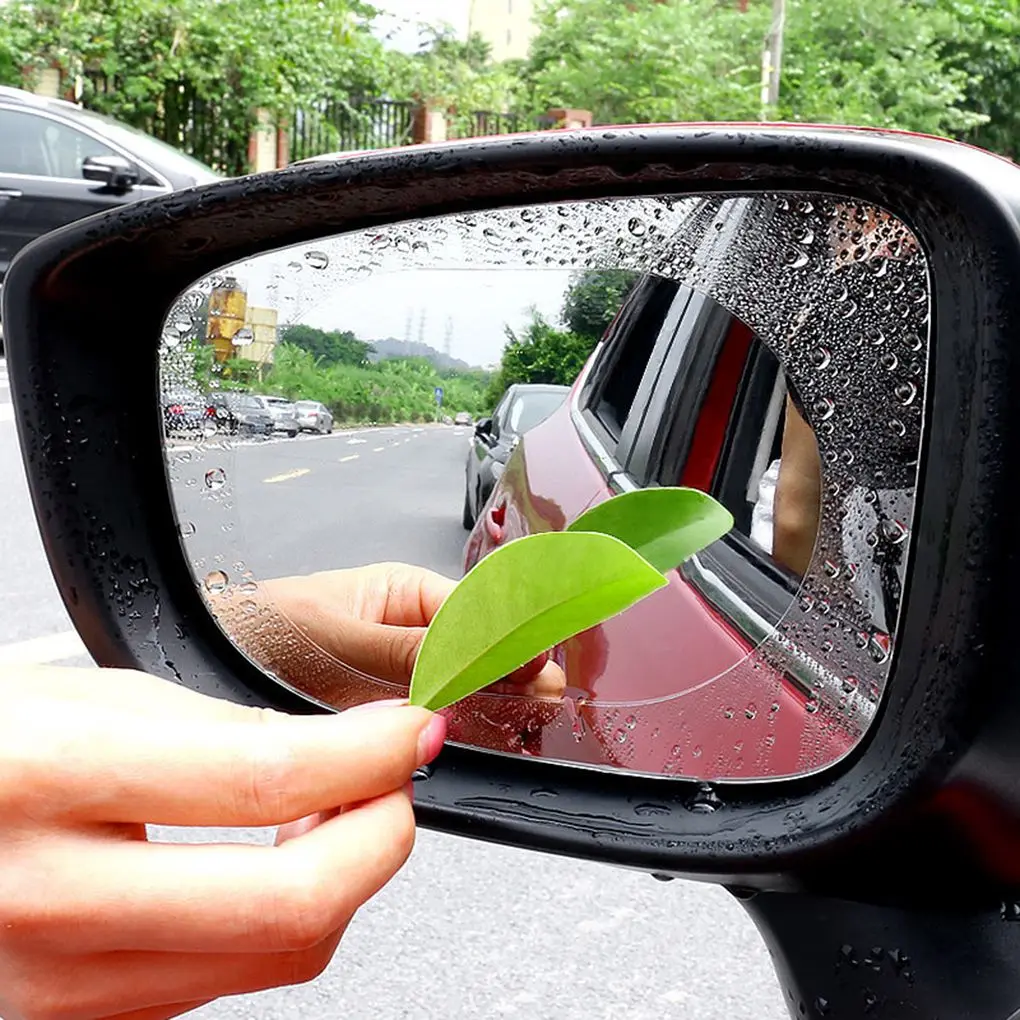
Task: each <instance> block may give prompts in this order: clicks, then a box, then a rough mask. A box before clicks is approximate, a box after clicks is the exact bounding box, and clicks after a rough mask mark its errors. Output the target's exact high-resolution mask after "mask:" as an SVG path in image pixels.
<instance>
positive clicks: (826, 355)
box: [809, 347, 832, 371]
mask: <svg viewBox="0 0 1020 1020" xmlns="http://www.w3.org/2000/svg"><path fill="white" fill-rule="evenodd" d="M809 358H810V361H811V366H812V368H817V369H818V370H819V371H821V370H822V369H823V368H828V367H829V363H830V362H831V361H832V351H830V350H829V349H828V347H816V348H815V349H814V350H813V351H812V352H811V354H810V356H809Z"/></svg>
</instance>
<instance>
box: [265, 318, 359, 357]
mask: <svg viewBox="0 0 1020 1020" xmlns="http://www.w3.org/2000/svg"><path fill="white" fill-rule="evenodd" d="M280 340H281V341H282V342H283V343H287V344H292V345H293V346H294V347H300V348H301V350H303V351H307V352H308V353H309V354H310V355H311V356H312V357H313V358H314V359H315V360H316V361H318V362H321V363H322V364H324V365H356V366H361V367H365V366H366V365H368V356H369V355H370V354H371V353H372V345H371V344H369V343H366V342H365V341H364V340H359V339H358V338H357V337H356V336H355V335H354V334H353V333H352V332H351V331H350V330H337V329H333V330H325V329H316V328H315V327H314V326H305V325H294V326H285V327H284V328H283V329H282V330H281V331H280Z"/></svg>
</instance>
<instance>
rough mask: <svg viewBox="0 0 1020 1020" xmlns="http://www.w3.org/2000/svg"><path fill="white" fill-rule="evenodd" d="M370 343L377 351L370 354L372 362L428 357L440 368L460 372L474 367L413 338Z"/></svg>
mask: <svg viewBox="0 0 1020 1020" xmlns="http://www.w3.org/2000/svg"><path fill="white" fill-rule="evenodd" d="M369 343H371V345H372V346H373V347H374V348H375V353H374V354H371V353H370V354H369V355H368V360H369V361H372V362H375V361H385V360H386V359H388V358H428V360H429V361H431V362H432V364H433V365H435V366H436V368H438V369H450V368H452V369H456V370H457V371H458V372H470V371H471V370H472V369H473V368H474V366H473V365H469V364H468V363H467V362H466V361H461V360H460V358H451V357H449V356H448V355H446V354H443V353H442V351H437V350H436V349H435V348H434V347H430V346H429V345H428V344H420V343H416V342H415V341H413V340H394V339H393V338H392V337H390V338H389V339H387V340H370V341H369Z"/></svg>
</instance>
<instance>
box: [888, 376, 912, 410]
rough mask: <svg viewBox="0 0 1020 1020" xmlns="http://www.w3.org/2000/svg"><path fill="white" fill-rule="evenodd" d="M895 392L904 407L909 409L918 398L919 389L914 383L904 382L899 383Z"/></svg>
mask: <svg viewBox="0 0 1020 1020" xmlns="http://www.w3.org/2000/svg"><path fill="white" fill-rule="evenodd" d="M893 392H894V393H895V394H896V399H897V400H898V401H899V402H900V403H901V404H902V405H903V406H904V407H909V406H910V405H911V404H912V403H913V402H914V397H916V396H917V387H916V386H915V385H914V384H913V383H912V382H907V381H904V382H901V383H897V384H896V389H895V390H893Z"/></svg>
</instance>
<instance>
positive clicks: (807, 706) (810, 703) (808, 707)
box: [804, 698, 818, 715]
mask: <svg viewBox="0 0 1020 1020" xmlns="http://www.w3.org/2000/svg"><path fill="white" fill-rule="evenodd" d="M804 711H805V712H809V713H810V714H811V715H814V713H815V712H817V711H818V702H817V701H816V700H815V699H814V698H808V700H807V701H805V702H804Z"/></svg>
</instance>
